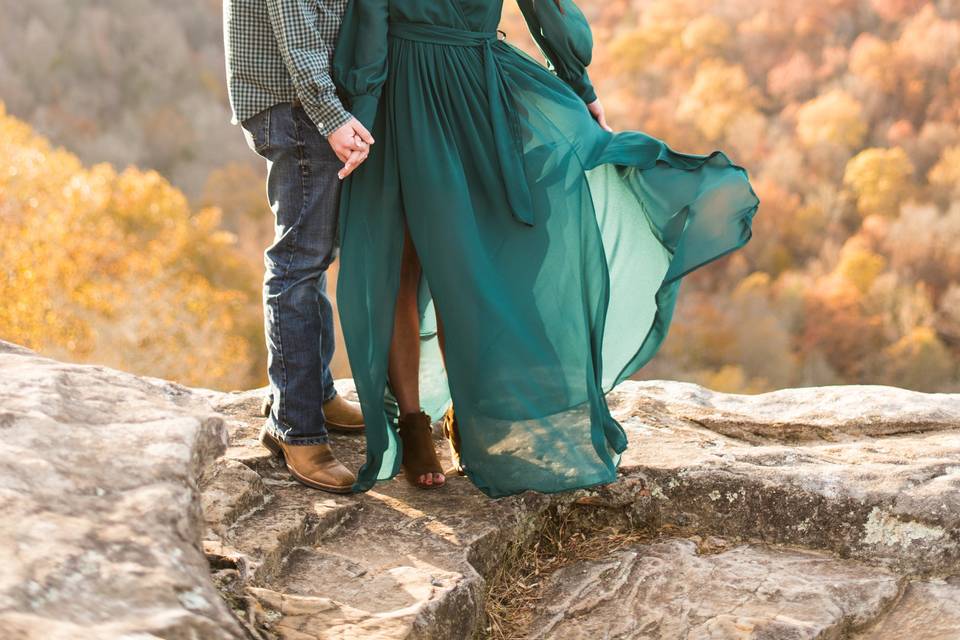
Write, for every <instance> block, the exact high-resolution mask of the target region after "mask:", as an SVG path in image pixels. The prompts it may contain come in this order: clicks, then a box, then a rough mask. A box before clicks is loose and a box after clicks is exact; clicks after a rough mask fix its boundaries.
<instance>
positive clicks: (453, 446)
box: [441, 405, 467, 476]
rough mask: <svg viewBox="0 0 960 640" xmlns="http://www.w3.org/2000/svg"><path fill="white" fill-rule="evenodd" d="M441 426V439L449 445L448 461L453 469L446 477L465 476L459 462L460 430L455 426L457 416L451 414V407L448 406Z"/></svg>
mask: <svg viewBox="0 0 960 640" xmlns="http://www.w3.org/2000/svg"><path fill="white" fill-rule="evenodd" d="M441 425H442V428H443V437H444V438H446V439H447V442H449V443H450V461H451V462H452V463H453V468H452V469H451V471H450V473H448V474H447V475H453V474H457V475H460V476H465V475H467V474H466V472H465V471H464V470H463V462H462V461H461V460H460V429H459V427H458V426H457V415H456V414H455V413H454V412H453V405H450V408H449V409H447V412H446V413H445V414H443V422H442V423H441Z"/></svg>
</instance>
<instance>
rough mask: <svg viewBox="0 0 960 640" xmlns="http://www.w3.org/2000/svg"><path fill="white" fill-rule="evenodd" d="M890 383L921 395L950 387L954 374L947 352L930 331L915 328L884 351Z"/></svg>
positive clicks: (934, 333) (925, 328) (931, 330)
mask: <svg viewBox="0 0 960 640" xmlns="http://www.w3.org/2000/svg"><path fill="white" fill-rule="evenodd" d="M886 356H887V359H888V361H889V363H890V369H889V371H888V372H887V375H888V377H889V379H890V381H891V383H895V384H897V385H899V386H904V387H907V388H910V389H919V390H922V391H939V390H942V389H946V388H948V387H949V385H950V382H951V377H952V376H953V374H954V373H955V366H954V364H953V361H952V358H951V356H950V352H949V351H948V350H947V348H946V347H945V346H944V344H943V342H941V340H940V338H939V337H938V336H937V333H936V331H934V330H933V329H932V328H930V327H914V328H913V330H912V331H911V332H910V333H908V334H907V335H905V336H903V337H902V338H900V340H898V341H897V342H896V343H894V344H893V345H891V346H890V347H888V348H887V349H886Z"/></svg>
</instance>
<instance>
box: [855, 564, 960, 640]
mask: <svg viewBox="0 0 960 640" xmlns="http://www.w3.org/2000/svg"><path fill="white" fill-rule="evenodd" d="M852 637H853V639H854V640H891V639H895V638H905V639H909V640H955V639H956V638H957V637H960V579H958V578H953V579H950V580H931V581H929V582H911V583H910V584H909V585H907V588H906V590H905V591H904V594H903V596H902V597H901V598H900V600H899V601H898V602H897V603H896V604H895V605H894V606H893V607H892V608H891V609H890V610H889V611H888V612H887V613H885V614H883V615H882V616H880V618H879V619H878V620H877V621H876V622H875V623H874V624H871V625H870V626H869V627H868V628H867V629H866V630H864V631H862V632H860V633H857V634H855V635H854V636H852Z"/></svg>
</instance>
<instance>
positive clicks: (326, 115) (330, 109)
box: [303, 100, 353, 137]
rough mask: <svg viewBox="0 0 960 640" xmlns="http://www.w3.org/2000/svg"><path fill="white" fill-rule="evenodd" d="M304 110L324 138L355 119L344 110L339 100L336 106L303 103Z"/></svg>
mask: <svg viewBox="0 0 960 640" xmlns="http://www.w3.org/2000/svg"><path fill="white" fill-rule="evenodd" d="M303 110H304V111H306V112H307V115H308V116H310V120H312V121H313V124H314V125H316V127H317V129H319V131H320V133H321V134H323V136H324V137H327V136H329V135H330V134H331V133H333V132H334V131H336V130H337V129H339V128H340V127H342V126H343V125H345V124H346V123H347V122H349V121H350V118H352V117H353V116H351V115H350V113H349V112H348V111H347V110H346V109H344V108H343V105H341V104H340V101H339V100H337V102H336V104H325V105H322V106H318V105H315V104H307V103H303Z"/></svg>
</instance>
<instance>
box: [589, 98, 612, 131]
mask: <svg viewBox="0 0 960 640" xmlns="http://www.w3.org/2000/svg"><path fill="white" fill-rule="evenodd" d="M587 109H588V110H589V111H590V115H592V116H593V118H594V120H596V121H597V124H599V125H600V126H601V127H602V128H603V129H604V131H611V132H612V131H613V129H612V128H611V127H610V125H609V124H607V114H606V112H605V111H604V110H603V104H602V103H601V102H600V99H599V98H598V99H596V100H594V101H593V102H591V103H590V104H588V105H587Z"/></svg>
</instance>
